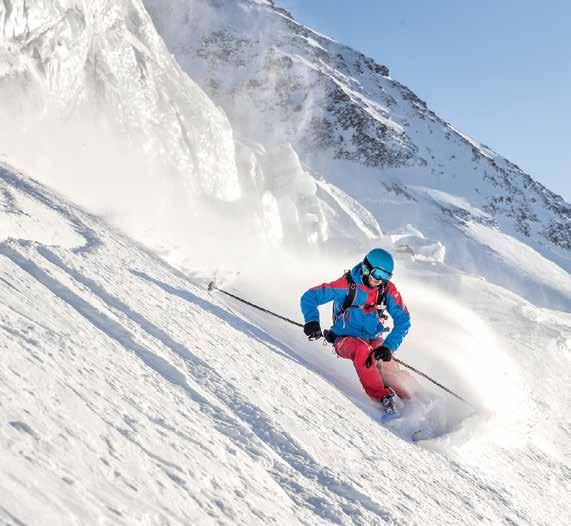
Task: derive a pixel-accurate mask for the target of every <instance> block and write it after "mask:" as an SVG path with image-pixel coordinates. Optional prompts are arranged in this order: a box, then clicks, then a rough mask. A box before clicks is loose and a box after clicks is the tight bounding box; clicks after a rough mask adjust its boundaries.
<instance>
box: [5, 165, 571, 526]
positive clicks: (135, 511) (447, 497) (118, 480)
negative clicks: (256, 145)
mask: <svg viewBox="0 0 571 526" xmlns="http://www.w3.org/2000/svg"><path fill="white" fill-rule="evenodd" d="M1 174H2V177H1V179H0V180H1V185H2V195H4V196H8V195H11V196H13V195H15V194H17V195H18V196H19V199H18V203H19V206H20V208H19V211H18V214H30V215H32V214H34V215H35V214H40V216H39V217H42V216H41V214H42V210H44V213H45V214H50V213H53V212H54V211H57V214H58V215H59V216H60V222H61V224H68V225H69V224H72V225H73V230H74V231H75V232H76V233H77V234H78V235H81V236H83V237H84V239H85V240H89V242H87V241H86V242H84V243H83V244H82V245H81V246H82V247H83V248H80V249H78V248H77V246H76V247H73V246H70V245H69V244H68V235H69V234H68V232H67V230H66V229H65V228H61V224H56V223H52V224H51V225H50V224H46V230H48V229H49V230H51V237H50V238H49V241H50V243H49V245H47V244H46V243H45V242H43V241H42V240H35V241H34V242H30V240H29V239H28V240H26V238H24V239H17V238H15V237H14V236H10V237H11V239H9V240H7V241H3V242H2V243H1V244H0V269H1V270H0V289H1V291H2V302H1V303H0V331H1V332H2V340H1V341H2V343H1V345H2V355H3V364H4V366H3V367H2V369H1V371H0V375H1V382H0V395H1V399H2V406H1V408H0V411H1V414H2V421H3V422H4V426H3V428H2V433H1V434H0V447H1V448H2V458H3V468H2V470H1V472H0V473H1V474H0V486H1V487H2V492H1V495H2V497H0V504H1V508H0V514H1V516H2V517H3V519H4V520H6V521H8V522H10V521H12V522H17V521H21V522H24V523H37V522H38V520H40V517H41V518H42V519H41V520H42V521H43V522H47V521H51V522H55V523H59V524H71V523H72V522H81V523H82V524H97V523H101V522H102V521H108V522H112V523H122V524H140V523H141V522H142V521H146V522H148V523H150V524H158V523H161V522H163V523H164V522H169V523H171V524H185V523H186V524H188V523H196V522H202V523H210V522H212V523H216V522H222V523H234V524H246V523H248V522H250V523H251V522H252V521H253V522H279V523H287V524H296V523H303V524H329V523H338V524H353V523H360V522H364V523H368V524H381V523H384V522H387V521H389V522H395V523H421V522H422V523H425V522H428V521H430V522H436V523H439V524H451V523H457V522H458V521H460V522H463V523H473V522H478V521H479V522H488V523H495V522H497V519H498V517H504V518H506V520H507V519H508V518H509V520H511V521H513V522H514V523H533V524H558V523H559V524H563V523H564V522H561V520H560V519H561V517H563V516H564V514H565V495H564V480H565V476H566V475H565V470H564V457H563V452H564V444H565V443H566V442H567V441H568V438H569V437H568V430H565V428H564V427H562V425H560V424H561V423H563V422H566V421H567V419H568V415H567V413H566V410H565V407H566V405H565V404H566V403H567V402H568V400H567V402H566V401H565V399H561V398H560V397H559V396H558V395H557V394H556V393H557V391H560V392H565V390H564V389H563V390H562V389H561V387H562V386H564V385H566V381H567V380H566V379H565V377H562V376H561V375H560V374H559V373H560V372H562V371H568V370H569V368H568V366H569V363H568V357H569V354H568V351H569V342H570V340H569V337H570V333H571V330H570V327H571V324H570V321H571V319H570V317H569V315H568V314H563V313H558V312H555V311H547V310H540V311H537V309H534V308H532V307H531V305H530V304H528V303H526V302H524V301H523V300H522V299H520V298H518V297H517V296H514V295H509V294H507V295H506V291H504V290H503V289H499V288H498V287H495V286H492V285H488V284H486V282H483V281H481V280H474V279H472V278H468V277H463V276H462V275H456V274H454V273H453V272H449V271H444V270H437V269H435V268H434V267H427V268H424V267H423V266H422V264H412V263H407V262H406V260H401V259H399V260H398V262H397V264H398V269H399V272H398V279H399V286H400V289H401V290H402V292H403V296H404V297H405V300H406V301H407V303H408V305H409V308H410V309H411V311H412V312H413V323H414V325H413V326H414V327H415V330H414V331H413V332H412V333H411V336H410V339H409V340H408V342H407V345H406V346H404V347H403V349H402V350H400V351H399V357H400V358H401V359H403V360H404V361H405V362H411V363H414V364H415V366H416V367H418V368H420V369H422V370H424V371H425V372H428V373H429V374H431V375H432V376H433V377H435V378H438V380H440V381H441V382H444V383H445V384H446V385H447V386H448V387H451V388H452V389H454V390H456V391H457V392H459V393H460V394H461V395H463V396H465V397H466V398H469V399H470V400H471V401H472V402H474V403H477V404H478V405H479V406H482V405H483V406H487V407H489V408H490V410H491V411H492V413H490V415H489V416H480V417H472V418H470V419H468V420H464V421H463V420H462V419H463V418H466V417H467V416H468V414H469V412H470V409H469V408H467V407H465V406H463V405H462V404H461V403H459V402H457V401H455V400H454V399H452V398H449V397H447V396H445V395H443V394H442V393H437V392H436V391H434V390H432V389H430V388H428V386H427V384H423V385H424V389H426V390H427V391H426V392H427V394H429V395H430V396H431V397H435V398H434V400H435V401H437V403H436V404H435V405H432V406H431V407H430V409H426V411H428V412H423V410H421V409H419V408H417V409H415V408H414V407H410V408H404V409H403V411H404V412H405V414H408V415H410V419H412V420H407V421H405V420H403V421H401V423H400V427H399V426H395V428H394V429H393V431H392V432H391V430H390V429H387V428H385V427H383V426H382V425H380V423H379V413H378V409H377V408H376V407H374V405H373V404H372V403H371V402H369V401H367V400H366V398H365V397H364V395H363V394H362V392H361V390H360V386H359V385H358V382H357V381H356V378H355V375H354V371H353V370H352V366H351V364H350V363H349V362H348V361H345V360H339V359H336V358H335V357H334V356H332V355H331V353H330V352H326V350H325V349H320V346H319V345H316V344H313V345H311V344H309V343H308V342H307V341H306V340H305V338H304V337H303V335H302V334H300V332H301V331H300V330H299V329H298V328H296V327H292V326H289V325H287V324H285V323H283V322H282V321H280V320H275V319H272V318H271V317H268V316H267V315H265V314H263V313H259V312H257V311H255V310H252V309H250V308H248V307H247V306H244V305H241V304H239V303H237V302H236V301H234V300H231V299H228V298H226V297H224V296H222V295H220V293H213V294H208V293H207V291H206V287H205V285H206V281H205V280H204V278H200V277H199V275H196V277H192V276H193V274H190V275H185V274H184V273H181V272H180V271H177V270H175V269H174V268H173V267H171V266H169V265H168V264H166V263H165V262H164V261H162V260H160V259H158V258H157V257H156V256H154V255H153V254H152V253H150V252H148V251H146V250H144V249H142V248H141V247H138V246H137V245H135V244H133V243H132V242H130V241H129V240H128V239H127V238H125V237H124V236H123V235H120V234H118V233H116V232H113V231H112V230H110V229H109V228H108V227H107V226H106V225H105V224H104V223H103V222H101V221H100V220H98V219H96V218H94V217H92V216H89V215H87V214H85V213H83V212H81V211H80V210H78V209H77V208H75V207H73V206H70V205H69V204H67V203H65V202H63V201H61V200H60V199H59V198H58V197H56V196H55V195H54V194H52V193H50V192H48V191H47V190H46V189H45V188H43V187H42V186H40V185H39V184H37V183H34V182H33V181H31V180H29V179H26V178H25V177H23V176H21V175H18V174H16V173H14V172H13V171H12V170H11V169H10V168H4V169H2V172H1ZM22 196H23V197H25V199H24V198H23V197H22ZM32 203H33V205H32ZM283 263H284V267H283V269H282V271H281V274H280V280H279V282H275V283H272V281H271V280H267V279H264V280H262V282H260V276H261V275H266V274H267V275H268V276H274V277H275V276H276V272H277V269H276V267H271V268H265V270H264V268H262V267H258V265H257V264H256V263H255V262H254V261H249V262H248V264H247V266H246V267H245V268H242V269H241V270H242V272H241V274H240V277H238V278H237V279H234V280H233V281H232V282H231V283H230V282H228V283H227V285H226V286H229V287H230V289H231V290H232V291H234V292H238V293H240V294H241V295H242V296H246V297H247V298H248V299H249V300H254V301H256V302H257V303H260V304H262V305H269V306H271V307H272V308H273V309H275V310H277V311H278V312H281V313H282V314H285V315H290V316H291V317H293V318H294V319H295V318H298V316H299V315H298V314H297V298H298V295H299V291H301V290H303V288H304V287H306V286H309V285H311V284H313V283H314V282H318V281H319V280H320V279H323V277H324V275H326V274H327V273H328V270H327V269H330V271H331V278H334V277H335V273H336V271H335V269H334V266H337V265H339V268H342V266H343V262H337V263H335V262H334V261H332V260H330V261H329V262H327V261H323V260H322V261H320V262H319V263H317V262H314V263H313V264H312V265H307V264H306V265H305V267H304V269H303V271H302V270H301V269H300V268H299V267H298V265H297V264H295V263H294V262H293V260H291V261H288V262H286V261H284V262H283ZM419 265H420V266H419ZM429 269H430V270H429ZM337 273H338V271H337ZM473 289H474V290H477V291H478V293H477V294H475V293H473V292H472V290H473ZM277 291H279V293H278V292H277ZM460 296H462V297H463V298H464V300H463V302H464V303H459V300H460ZM468 298H471V299H473V300H476V302H475V303H473V304H469V303H466V300H467V299H468ZM435 305H438V308H437V309H435ZM530 317H533V318H534V322H533V323H532V322H531V318H530ZM539 320H540V321H541V325H537V322H538V321H539ZM554 343H555V347H552V346H553V344H554ZM522 349H525V351H522ZM545 353H548V355H547V356H549V360H546V355H545ZM489 360H491V361H492V362H493V367H492V366H491V364H490V363H489ZM534 385H542V386H545V388H544V389H542V390H537V389H531V388H530V387H531V386H534ZM558 386H559V387H558ZM544 399H546V400H549V401H550V410H549V412H550V417H549V418H548V419H546V418H544V415H543V403H544V402H543V400H544ZM407 411H408V413H407ZM419 411H420V414H419ZM415 415H416V416H415ZM414 418H420V419H422V418H429V419H432V421H433V422H441V423H442V421H443V420H442V418H444V421H443V422H444V426H445V429H448V430H450V433H449V434H448V435H447V436H445V437H443V438H441V439H437V440H433V441H429V442H424V443H422V444H418V445H414V444H412V443H410V442H408V441H407V440H406V435H405V433H408V432H409V431H410V429H409V428H407V426H410V425H414ZM403 425H404V427H403ZM452 429H456V431H452ZM555 466H559V467H557V468H556V467H555ZM387 480H390V484H387ZM530 480H534V481H535V482H534V484H542V485H544V487H545V488H547V489H546V493H545V494H540V495H538V494H537V492H535V491H533V489H532V487H533V486H530V483H529V481H530ZM32 481H33V482H32ZM16 503H17V504H16Z"/></svg>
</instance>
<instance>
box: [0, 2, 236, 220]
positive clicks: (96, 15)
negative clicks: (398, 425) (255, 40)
mask: <svg viewBox="0 0 571 526" xmlns="http://www.w3.org/2000/svg"><path fill="white" fill-rule="evenodd" d="M24 4H25V5H24ZM10 6H11V9H10V10H6V11H5V12H4V16H3V17H0V20H1V23H2V28H0V29H1V35H2V37H1V38H2V39H1V40H0V50H1V51H0V116H1V119H0V144H1V145H2V150H1V152H0V153H1V154H2V155H3V156H4V158H5V159H10V160H12V161H13V162H15V163H17V164H18V165H19V166H20V167H23V168H27V169H29V171H30V173H33V174H34V176H35V177H38V178H39V179H41V180H42V181H44V182H47V183H48V184H50V185H51V186H53V187H54V188H57V190H58V191H60V192H62V193H64V194H66V195H68V196H69V197H71V198H72V199H73V200H74V201H76V202H78V203H80V204H82V205H83V206H87V207H88V208H89V209H90V210H91V211H93V212H95V213H97V214H102V215H105V216H106V217H107V218H110V219H112V220H114V222H115V224H117V225H118V226H120V227H121V228H125V229H127V230H128V231H133V227H134V226H136V228H137V229H138V230H140V231H148V230H151V229H153V227H154V225H156V223H157V222H160V223H161V226H162V227H163V229H164V230H166V231H169V230H170V229H174V226H175V225H184V226H188V225H189V224H192V223H193V220H194V217H193V215H194V214H193V212H192V211H193V210H195V209H196V205H197V203H198V202H201V201H204V200H205V199H206V200H211V201H212V202H214V203H229V202H233V201H236V200H238V199H239V198H240V196H241V189H240V183H239V180H238V174H237V168H236V160H235V146H234V138H233V132H232V129H231V127H230V125H229V123H228V121H227V119H226V116H225V115H224V113H223V112H222V111H221V110H219V109H218V108H217V107H216V106H215V105H214V104H213V103H212V101H211V100H210V99H209V98H208V96H207V95H206V94H205V93H204V92H203V91H202V90H201V89H200V88H199V87H198V86H197V85H196V84H195V83H194V82H193V81H192V80H190V79H189V78H188V76H187V75H186V74H184V73H183V72H182V71H181V70H180V68H179V67H178V65H177V64H176V62H175V61H174V60H173V59H172V57H171V56H170V55H169V54H168V52H167V50H166V48H165V46H164V43H163V42H162V40H161V39H160V37H159V36H158V35H157V33H156V31H155V29H154V27H153V25H152V23H151V21H150V19H149V17H148V15H147V13H146V12H145V10H144V7H143V5H142V3H141V2H140V1H138V0H121V1H119V2H116V1H114V2H110V1H107V0H98V1H94V2H75V3H74V4H69V3H68V2H63V1H59V0H51V1H48V2H41V1H32V2H29V1H28V2H25V3H24V2H22V1H21V0H19V1H16V2H12V3H11V4H10ZM195 231H199V229H195Z"/></svg>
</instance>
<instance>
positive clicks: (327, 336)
mask: <svg viewBox="0 0 571 526" xmlns="http://www.w3.org/2000/svg"><path fill="white" fill-rule="evenodd" d="M323 337H324V338H325V339H326V340H327V341H328V342H329V343H331V344H333V343H335V340H336V339H337V334H335V333H334V332H333V331H328V330H325V331H323Z"/></svg>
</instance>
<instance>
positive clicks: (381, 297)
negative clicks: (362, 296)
mask: <svg viewBox="0 0 571 526" xmlns="http://www.w3.org/2000/svg"><path fill="white" fill-rule="evenodd" d="M386 299H387V286H386V284H385V283H383V284H382V285H381V286H380V287H379V293H378V295H377V304H376V305H375V308H376V309H377V313H378V315H379V318H381V319H382V320H387V319H388V316H387V315H386V314H385V309H386V308H387V304H386Z"/></svg>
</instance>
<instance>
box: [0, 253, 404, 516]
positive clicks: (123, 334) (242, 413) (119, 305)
mask: <svg viewBox="0 0 571 526" xmlns="http://www.w3.org/2000/svg"><path fill="white" fill-rule="evenodd" d="M26 245H28V243H25V244H24V246H26ZM37 251H38V252H39V253H40V254H41V255H42V256H43V257H44V258H45V259H46V260H48V261H49V262H51V263H52V264H54V265H56V266H57V267H59V268H60V269H61V270H62V271H64V272H66V273H67V274H69V275H70V277H72V278H73V279H74V280H75V281H77V282H79V283H81V284H82V285H84V286H85V287H87V289H88V290H89V291H90V292H91V294H93V295H94V296H96V297H97V298H99V299H100V300H101V301H102V302H103V303H104V304H105V305H106V306H107V307H108V308H109V309H111V311H119V312H121V313H122V314H124V315H125V316H126V317H127V318H129V319H130V320H131V321H133V322H135V323H136V324H137V325H139V327H140V328H141V329H142V330H143V331H145V332H146V333H147V334H148V335H150V336H152V337H153V338H156V339H157V340H159V341H160V342H161V343H162V344H163V345H164V346H165V347H167V348H169V349H170V350H171V351H172V352H173V353H174V354H176V355H177V356H179V357H180V358H182V359H183V361H184V364H185V366H186V369H187V371H188V372H190V374H191V376H192V379H193V382H195V383H197V384H198V385H199V386H200V387H201V388H203V389H204V391H206V392H207V393H209V394H210V396H211V397H212V398H213V399H214V400H216V399H218V401H220V402H222V403H224V405H225V406H226V408H225V410H224V409H221V408H219V407H218V406H217V405H216V404H215V403H214V402H212V401H210V400H209V399H208V398H207V397H206V396H204V395H203V394H201V393H200V392H199V391H197V390H196V389H194V388H193V387H191V385H190V383H189V381H188V379H187V377H186V375H185V373H184V372H182V371H181V370H180V369H178V368H177V367H175V366H173V365H172V364H170V363H169V362H168V361H167V360H165V359H164V358H161V357H159V356H158V355H156V354H155V353H153V352H152V351H150V350H149V349H147V348H146V347H145V346H143V345H141V344H139V343H137V342H136V341H135V339H134V337H133V335H132V334H131V333H130V332H129V331H128V330H127V329H125V328H124V327H123V326H122V325H121V324H120V323H118V322H116V321H114V320H113V319H111V318H110V317H109V316H108V315H106V314H104V313H103V312H102V311H101V310H99V309H97V308H96V307H94V306H93V305H91V304H90V303H88V302H87V301H86V300H84V299H82V298H81V297H80V296H78V295H77V294H76V293H74V292H73V291H71V290H70V289H69V288H68V287H66V286H65V285H63V284H62V283H61V282H59V281H57V280H56V279H55V278H53V277H51V276H49V275H48V274H47V273H46V272H45V271H44V270H42V269H41V268H40V267H39V266H38V265H37V264H35V263H34V262H33V261H31V260H30V259H28V258H26V257H24V256H23V255H22V254H21V253H19V252H17V251H16V250H14V249H12V248H11V247H9V246H8V245H7V244H6V243H2V244H0V254H2V255H4V256H6V257H7V258H9V259H10V260H11V261H12V262H13V263H15V264H16V265H18V266H19V267H20V268H21V269H22V270H24V271H25V272H27V273H28V274H30V275H31V276H33V277H34V278H35V279H36V280H37V281H38V282H40V283H41V284H42V285H43V286H45V287H46V288H47V289H49V290H50V291H51V292H52V293H53V294H54V295H56V296H57V297H58V298H60V299H61V300H62V301H64V302H65V303H67V304H68V305H70V306H71V307H72V308H73V309H74V310H76V311H77V312H78V313H79V314H80V315H82V316H83V317H84V318H85V319H86V320H87V321H89V322H90V323H91V324H92V325H93V326H95V327H96V328H97V329H99V330H100V331H101V332H103V333H104V334H105V335H106V336H108V337H109V338H111V339H114V340H115V341H117V342H118V343H119V344H120V345H121V346H122V347H124V348H126V349H128V350H130V351H132V352H133V353H134V354H135V355H136V356H137V357H138V358H139V359H141V360H142V361H143V362H144V363H145V365H147V366H148V367H149V368H151V369H153V370H154V371H155V372H156V373H157V374H159V375H160V376H161V377H162V378H164V379H165V380H166V381H167V382H169V383H171V384H173V385H175V386H178V387H180V388H182V389H183V390H184V391H185V393H186V395H187V396H188V397H189V398H190V399H191V400H192V401H194V402H196V403H197V404H198V405H199V406H200V407H201V410H202V411H203V412H204V413H206V414H208V416H209V417H210V418H211V419H212V420H213V424H214V427H215V428H216V429H217V430H218V431H219V432H222V433H225V434H228V430H229V429H231V430H232V432H231V434H228V436H229V437H230V438H231V439H232V440H233V441H234V442H235V443H237V444H239V445H240V447H241V448H242V449H243V451H245V452H246V453H247V454H249V455H250V456H251V458H253V459H254V460H259V459H260V458H264V457H266V456H267V455H266V454H265V452H264V447H268V448H269V449H270V450H271V451H272V452H273V453H275V455H276V456H277V459H278V460H276V459H273V460H272V464H273V466H272V468H271V469H270V470H269V472H270V473H271V475H272V477H273V478H274V479H275V481H276V482H277V483H278V484H279V485H280V486H281V487H282V488H283V489H284V490H285V491H286V493H287V494H288V495H289V496H290V498H291V499H292V500H293V501H294V502H295V503H296V504H298V505H299V506H301V507H304V508H306V509H309V510H312V511H313V513H315V514H316V515H318V516H319V517H320V518H322V519H324V520H327V521H331V522H332V523H336V524H349V523H352V522H356V523H362V524H368V523H371V520H379V521H381V522H387V521H389V522H390V521H393V522H394V521H395V518H394V517H393V516H392V514H391V513H390V512H388V511H387V510H385V509H383V508H382V507H381V506H380V505H379V504H377V503H376V502H374V501H373V500H372V499H371V497H369V496H368V495H367V494H365V493H363V492H361V491H359V490H358V489H356V488H355V487H354V486H353V485H352V484H351V483H349V482H347V481H345V480H343V479H344V477H343V476H342V475H340V474H338V473H334V472H332V471H331V470H330V469H327V468H325V467H323V466H320V465H319V464H318V463H317V462H316V461H315V460H314V459H313V458H312V457H311V455H310V454H309V453H308V452H307V451H305V450H304V449H303V448H302V447H301V445H300V444H298V443H297V442H296V441H295V440H294V439H293V437H291V436H290V435H289V434H287V433H286V432H285V431H283V430H281V429H279V428H278V427H277V426H276V425H274V424H273V422H272V421H271V419H270V418H269V417H268V416H267V415H265V414H264V413H263V411H261V410H260V409H259V408H258V407H256V406H254V405H252V404H250V403H248V402H247V401H245V400H244V399H243V398H242V397H241V396H240V394H239V393H238V391H237V390H236V389H235V388H234V387H233V386H232V385H230V384H228V383H227V382H225V381H224V380H223V379H222V378H221V377H220V376H219V375H218V374H217V373H216V371H215V370H214V369H213V368H212V367H210V366H209V365H208V364H207V363H206V362H204V361H203V360H201V359H200V358H198V357H197V356H196V355H194V354H193V353H192V352H191V351H190V350H189V349H187V348H186V347H185V346H183V345H182V344H179V343H177V342H176V341H174V340H173V339H172V338H171V337H170V336H169V335H168V334H166V333H165V332H164V331H163V330H162V329H160V328H159V327H157V326H155V325H154V324H152V323H151V322H149V321H148V320H146V319H145V318H144V317H143V316H142V315H140V314H138V313H136V312H134V311H133V310H132V309H131V308H129V307H128V306H127V305H125V304H124V303H123V302H122V301H120V300H119V299H118V298H115V297H113V296H112V295H111V294H109V293H107V292H106V291H104V290H103V289H102V288H101V287H100V286H98V285H97V284H96V283H95V282H93V281H92V280H90V279H88V278H86V277H85V276H83V275H81V274H80V273H79V272H77V271H74V270H72V269H70V268H69V267H67V266H66V265H65V264H64V263H63V261H62V260H61V259H60V258H59V257H58V256H57V255H56V254H54V253H53V252H52V251H51V250H49V249H47V248H45V247H41V246H38V247H37ZM137 275H139V276H140V277H142V278H144V279H147V280H152V278H150V277H149V276H146V275H145V274H143V273H140V272H139V273H137ZM152 281H153V282H154V283H155V284H157V283H158V281H157V280H152ZM160 286H161V288H162V289H163V290H167V291H169V290H170V293H172V291H173V290H175V289H174V288H172V287H170V286H168V285H166V284H161V285H160ZM176 294H177V296H179V297H182V298H183V299H185V301H190V302H192V303H195V304H197V305H198V306H199V307H200V308H202V309H204V310H209V311H211V312H212V311H213V310H214V311H215V315H217V316H219V317H220V318H221V319H222V320H224V321H225V322H227V323H228V322H229V319H231V317H230V316H229V315H228V314H227V313H226V312H224V311H223V310H222V309H220V308H219V307H215V306H214V305H212V304H209V303H208V302H206V301H204V300H200V299H199V298H198V297H196V296H194V295H193V294H191V293H190V292H183V291H177V292H176ZM230 324H231V325H233V327H234V328H235V329H236V330H240V331H243V332H247V333H249V334H250V335H251V336H253V337H255V338H256V339H259V340H260V341H264V340H265V341H266V342H267V340H268V336H267V335H266V334H264V333H263V332H262V331H261V330H260V329H257V328H256V327H254V326H252V325H250V324H247V323H245V322H244V321H242V320H239V321H238V320H237V321H236V322H235V323H230ZM245 329H247V330H245ZM271 340H273V339H271ZM272 343H273V344H274V345H280V344H279V342H277V341H275V340H273V341H272ZM280 347H282V348H284V346H283V345H280ZM288 357H289V358H291V356H289V355H288ZM228 410H229V411H230V414H228ZM107 423H108V424H109V425H111V426H112V427H115V426H113V424H112V423H110V422H107ZM118 431H119V432H120V433H121V434H122V435H123V436H124V437H125V438H127V439H129V440H131V442H133V443H134V444H135V445H137V446H138V447H140V448H141V449H142V450H143V451H144V452H145V453H146V454H147V455H148V456H151V458H154V459H155V460H157V457H156V456H154V455H153V454H152V453H150V452H149V451H148V450H147V449H145V448H144V447H143V446H142V445H140V444H138V443H136V441H134V440H133V439H132V438H131V437H130V436H129V434H128V433H125V432H123V431H121V430H118ZM256 438H257V440H256ZM253 444H256V445H255V446H254V445H253ZM160 462H164V461H162V460H161V461H160ZM284 464H285V465H284ZM170 467H172V466H170ZM169 476H170V474H169Z"/></svg>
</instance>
